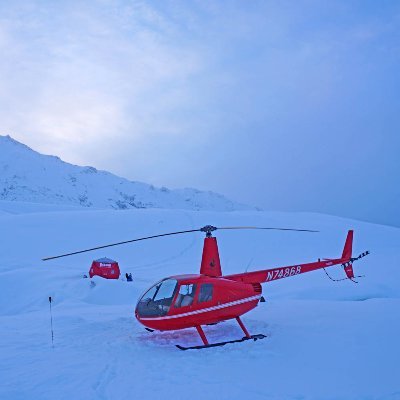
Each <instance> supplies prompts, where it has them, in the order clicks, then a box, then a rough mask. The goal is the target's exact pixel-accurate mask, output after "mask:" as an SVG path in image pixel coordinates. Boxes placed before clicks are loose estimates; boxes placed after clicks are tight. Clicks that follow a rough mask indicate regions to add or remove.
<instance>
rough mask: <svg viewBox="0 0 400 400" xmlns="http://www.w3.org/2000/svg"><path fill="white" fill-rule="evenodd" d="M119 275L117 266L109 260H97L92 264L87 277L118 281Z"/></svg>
mask: <svg viewBox="0 0 400 400" xmlns="http://www.w3.org/2000/svg"><path fill="white" fill-rule="evenodd" d="M120 274H121V271H120V269H119V265H118V263H117V262H116V261H114V260H111V259H110V258H99V259H98V260H94V261H93V262H92V266H91V267H90V271H89V276H90V277H91V278H93V277H94V276H95V275H97V276H101V277H102V278H106V279H118V278H119V276H120Z"/></svg>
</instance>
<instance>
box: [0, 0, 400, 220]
mask: <svg viewBox="0 0 400 400" xmlns="http://www.w3.org/2000/svg"><path fill="white" fill-rule="evenodd" d="M81 3H84V4H81ZM0 51H1V54H2V56H1V57H0V134H10V135H11V136H13V137H14V138H16V139H18V140H21V141H23V142H24V143H26V144H28V145H30V146H31V147H33V148H35V149H37V150H39V151H41V152H45V153H50V154H57V155H59V156H60V157H61V158H63V159H64V160H66V161H68V162H72V163H76V164H85V165H93V166H95V167H97V168H100V169H106V170H109V171H111V172H114V173H116V174H118V175H121V176H124V177H127V178H129V179H132V180H139V181H145V182H148V183H152V184H155V185H159V186H162V185H165V186H169V187H172V188H175V187H185V186H191V187H197V188H199V189H210V190H213V191H217V192H220V193H223V194H225V195H227V196H228V197H231V198H233V199H235V200H239V201H242V202H247V203H250V204H254V205H257V206H260V207H262V208H265V209H274V210H291V211H316V212H324V213H331V214H336V215H343V216H350V217H354V218H360V219H365V220H371V221H376V222H382V223H388V224H396V225H399V226H400V212H399V211H400V210H399V205H398V204H399V199H400V189H399V180H400V179H399V178H400V160H399V155H398V154H399V151H400V135H399V133H400V132H399V128H400V94H399V93H400V73H399V71H400V2H399V1H379V2H378V1H311V0H310V1H275V2H272V1H244V0H243V1H183V0H182V1H151V2H150V1H149V2H145V1H111V0H101V1H100V0H99V1H92V2H80V1H76V2H74V1H57V2H53V1H13V2H12V3H11V2H8V1H1V0H0Z"/></svg>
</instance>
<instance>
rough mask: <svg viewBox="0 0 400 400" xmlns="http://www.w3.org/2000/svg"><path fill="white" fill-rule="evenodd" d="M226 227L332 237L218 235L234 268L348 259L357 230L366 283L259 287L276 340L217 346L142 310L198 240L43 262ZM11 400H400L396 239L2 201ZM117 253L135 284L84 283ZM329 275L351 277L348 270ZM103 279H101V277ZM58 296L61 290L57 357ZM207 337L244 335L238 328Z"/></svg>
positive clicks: (6, 388)
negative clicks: (158, 325) (147, 323)
mask: <svg viewBox="0 0 400 400" xmlns="http://www.w3.org/2000/svg"><path fill="white" fill-rule="evenodd" d="M206 224H212V225H215V226H229V225H231V226H237V225H257V226H277V227H292V228H306V229H318V230H320V233H295V232H268V231H267V232H264V231H240V232H239V231H234V232H233V231H220V232H219V231H217V232H216V235H215V236H217V237H218V243H219V250H220V256H221V264H222V269H223V273H224V274H232V273H238V272H241V271H244V270H246V269H248V270H249V271H251V270H256V269H261V268H272V267H274V266H283V265H291V264H296V263H302V262H308V261H314V260H316V259H317V258H319V257H320V258H324V257H326V258H330V257H337V256H340V255H341V251H342V248H343V244H344V240H345V237H346V233H347V230H348V229H354V230H355V235H354V246H353V254H354V255H355V256H357V255H358V254H359V253H361V252H363V251H365V250H370V251H371V255H370V256H368V257H365V258H363V259H362V260H360V261H358V262H355V263H354V269H355V273H356V274H357V275H365V277H364V278H360V279H359V283H358V284H354V283H352V282H350V281H343V282H333V281H331V280H329V279H328V278H327V276H326V275H325V273H324V272H323V271H315V272H311V273H308V274H304V275H298V276H293V277H290V278H287V279H282V280H278V281H274V282H271V283H267V284H264V285H263V295H264V296H265V298H266V302H265V303H260V304H259V306H258V307H257V308H256V309H255V310H254V311H251V312H250V313H248V314H245V315H244V316H243V321H244V323H245V324H246V326H247V327H248V329H249V331H250V333H253V334H256V333H264V334H266V335H268V337H267V338H266V339H264V340H259V341H257V342H251V341H248V342H243V343H240V344H229V345H226V346H224V347H219V348H210V349H205V350H201V351H198V350H188V351H180V350H178V349H177V348H176V347H175V344H183V345H196V344H200V338H199V337H198V334H197V332H196V331H195V329H187V330H184V331H174V332H161V333H159V332H154V333H150V332H147V331H146V330H144V328H143V326H141V325H140V324H139V323H138V322H137V321H136V319H135V318H134V315H133V312H134V308H135V304H136V301H137V299H138V298H139V296H140V295H141V293H143V292H144V290H146V289H147V288H148V287H149V286H150V285H152V284H153V283H154V282H155V281H157V280H159V279H160V278H163V277H166V276H169V275H174V274H180V273H197V272H198V271H199V268H200V260H201V250H202V241H203V236H202V234H200V233H198V234H197V233H194V234H187V235H180V236H172V237H166V238H160V239H154V240H148V241H145V242H140V243H133V244H130V245H123V246H119V247H113V248H109V249H103V250H99V251H96V252H92V253H85V254H81V255H77V256H72V257H68V258H62V259H57V260H53V261H48V262H42V261H41V258H43V257H46V256H52V255H57V254H60V253H64V252H68V251H73V250H79V249H82V248H88V247H93V246H96V245H101V244H106V243H110V242H117V241H122V240H129V239H133V238H135V237H140V236H146V235H153V234H157V233H165V232H170V231H175V230H184V229H194V228H199V227H201V226H203V225H206ZM0 238H1V246H0V321H1V330H0V354H1V358H0V360H1V361H0V399H2V400H9V399H10V400H11V399H12V400H14V399H52V400H54V399H68V400H71V399H119V400H120V399H141V400H142V399H152V400H157V399H190V400H197V399H199V400H200V399H201V400H204V399H209V400H211V399H219V400H223V399H252V400H256V399H273V400H342V399H343V400H348V399H351V400H398V399H400V367H399V360H400V344H399V343H400V339H399V338H400V258H399V245H400V230H399V229H396V228H392V227H387V226H379V225H374V224H369V223H364V222H359V221H352V220H348V219H342V218H337V217H331V216H325V215H318V214H301V213H276V212H274V213H273V212H257V211H237V212H229V213H228V212H212V211H209V212H208V211H199V212H195V211H182V210H161V209H140V210H137V209H132V210H123V211H117V210H85V209H82V208H74V207H66V206H59V207H58V208H57V206H55V205H52V206H50V207H48V208H46V207H45V206H40V207H38V206H37V205H29V203H18V202H0ZM104 256H107V257H110V258H114V259H116V260H117V261H118V262H119V264H120V267H121V272H122V276H124V274H125V272H131V273H132V275H133V278H134V280H133V282H126V281H124V280H123V279H120V280H118V281H107V280H104V279H101V278H95V279H93V280H90V279H83V278H82V276H83V274H85V273H87V272H88V270H89V267H90V264H91V261H92V260H93V259H95V258H98V257H104ZM328 272H329V273H330V274H331V275H332V276H333V277H335V278H342V277H344V272H343V271H342V270H341V267H332V268H330V269H328ZM91 281H93V282H94V283H91ZM48 296H52V297H53V300H54V303H53V324H54V335H55V336H54V348H53V347H52V345H51V334H50V313H49V302H48ZM205 332H206V334H207V336H208V338H209V340H210V342H214V341H222V340H228V339H236V338H240V337H242V332H241V330H240V328H239V327H238V326H237V324H236V322H232V321H228V322H224V323H221V324H218V325H214V326H207V327H205Z"/></svg>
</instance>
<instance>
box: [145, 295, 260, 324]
mask: <svg viewBox="0 0 400 400" xmlns="http://www.w3.org/2000/svg"><path fill="white" fill-rule="evenodd" d="M260 297H261V294H258V295H257V296H252V297H246V298H245V299H241V300H235V301H231V302H230V303H224V304H220V305H218V306H214V307H208V308H202V309H201V310H195V311H190V312H186V313H182V314H176V315H167V316H165V317H157V318H140V317H139V319H140V320H141V321H161V320H164V319H173V318H181V317H188V316H189V315H196V314H202V313H205V312H209V311H214V310H220V309H221V308H227V307H232V306H236V305H238V304H243V303H247V302H249V301H253V300H258V299H259V298H260Z"/></svg>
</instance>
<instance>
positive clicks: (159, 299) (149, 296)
mask: <svg viewBox="0 0 400 400" xmlns="http://www.w3.org/2000/svg"><path fill="white" fill-rule="evenodd" d="M177 287H178V281H177V280H176V279H165V280H163V281H161V282H158V283H156V284H155V285H154V286H153V287H151V288H150V289H149V290H148V291H147V292H146V293H145V294H144V295H143V296H142V297H141V299H140V300H139V302H138V304H137V306H136V312H137V314H138V315H139V316H140V317H155V316H157V317H162V316H164V315H166V314H167V313H168V311H169V309H170V307H171V303H172V300H173V298H174V296H175V292H176V289H177Z"/></svg>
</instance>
